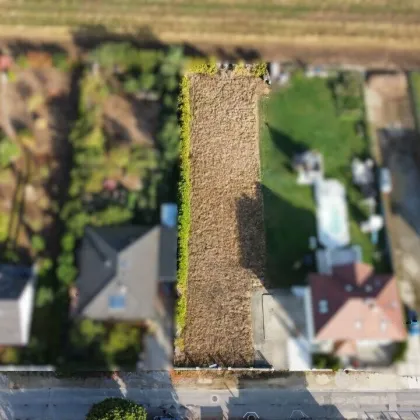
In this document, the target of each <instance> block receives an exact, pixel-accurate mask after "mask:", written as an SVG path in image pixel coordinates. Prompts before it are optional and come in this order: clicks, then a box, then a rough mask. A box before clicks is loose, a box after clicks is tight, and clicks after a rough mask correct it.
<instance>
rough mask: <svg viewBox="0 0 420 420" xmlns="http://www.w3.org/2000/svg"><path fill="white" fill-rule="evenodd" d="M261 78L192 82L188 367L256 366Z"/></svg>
mask: <svg viewBox="0 0 420 420" xmlns="http://www.w3.org/2000/svg"><path fill="white" fill-rule="evenodd" d="M266 89H267V87H266V85H265V84H264V83H263V82H262V81H261V80H259V79H255V78H250V77H235V76H233V75H230V74H222V75H221V76H216V77H208V76H199V75H195V76H192V78H191V109H192V113H193V122H192V131H191V177H192V195H191V215H192V216H191V217H192V222H191V233H190V243H189V255H190V257H189V274H188V292H187V293H188V294H187V322H186V329H185V355H186V359H187V360H186V363H187V364H191V365H195V366H198V365H201V366H203V365H208V364H212V363H218V364H220V365H225V366H246V365H249V364H252V363H253V357H254V354H253V343H252V325H251V306H250V305H251V304H250V298H251V291H252V290H253V288H255V287H259V286H260V285H261V279H263V274H264V266H265V236H264V225H263V206H262V197H261V191H260V185H259V180H260V158H259V127H258V99H259V96H260V95H261V94H263V93H265V92H266Z"/></svg>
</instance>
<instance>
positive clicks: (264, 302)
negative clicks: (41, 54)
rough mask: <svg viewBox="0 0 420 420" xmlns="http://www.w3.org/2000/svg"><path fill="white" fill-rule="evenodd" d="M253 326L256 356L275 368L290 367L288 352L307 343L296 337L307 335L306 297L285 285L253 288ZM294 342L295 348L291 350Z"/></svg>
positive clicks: (296, 350)
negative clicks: (266, 288) (276, 287)
mask: <svg viewBox="0 0 420 420" xmlns="http://www.w3.org/2000/svg"><path fill="white" fill-rule="evenodd" d="M252 326H253V336H254V349H255V352H256V355H257V360H258V359H260V360H261V361H265V362H266V363H267V364H268V365H270V366H272V367H274V368H275V369H289V368H290V366H291V363H292V360H289V359H290V357H289V352H298V350H299V347H304V344H305V343H304V342H303V343H300V342H299V343H298V344H297V345H296V343H297V341H296V340H295V339H296V338H298V337H299V336H300V335H303V336H306V322H305V310H304V303H303V298H300V297H297V296H295V295H294V294H293V293H292V292H291V291H289V290H283V289H273V290H268V291H267V290H265V289H260V290H258V291H256V292H254V295H253V296H252ZM300 341H301V340H300ZM303 341H305V340H303ZM291 345H294V348H293V349H290V351H289V348H290V346H291ZM303 350H305V348H303Z"/></svg>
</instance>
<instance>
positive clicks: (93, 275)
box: [76, 226, 177, 320]
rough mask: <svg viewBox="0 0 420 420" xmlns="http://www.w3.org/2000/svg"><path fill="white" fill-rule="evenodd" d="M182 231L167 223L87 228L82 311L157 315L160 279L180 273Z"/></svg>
mask: <svg viewBox="0 0 420 420" xmlns="http://www.w3.org/2000/svg"><path fill="white" fill-rule="evenodd" d="M176 234H177V233H176V228H173V229H171V228H167V227H163V226H155V227H145V226H118V227H100V228H93V227H88V228H86V230H85V235H84V238H83V241H82V245H81V247H80V250H79V261H78V264H79V277H78V279H77V281H76V286H77V289H78V302H77V307H76V314H77V315H82V316H86V317H88V318H92V319H98V320H107V319H121V320H140V319H149V318H151V317H153V315H154V313H155V311H154V308H155V306H154V305H155V298H156V295H157V289H158V282H159V281H174V280H175V277H176V245H177V244H176V240H177V239H176Z"/></svg>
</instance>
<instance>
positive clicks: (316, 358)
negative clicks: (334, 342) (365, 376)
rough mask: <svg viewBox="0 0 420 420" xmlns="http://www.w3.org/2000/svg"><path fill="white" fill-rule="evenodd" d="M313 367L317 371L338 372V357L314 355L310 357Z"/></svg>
mask: <svg viewBox="0 0 420 420" xmlns="http://www.w3.org/2000/svg"><path fill="white" fill-rule="evenodd" d="M312 360H313V365H314V366H315V367H316V368H317V369H332V370H338V369H340V368H341V364H340V360H339V359H338V357H336V356H334V355H331V354H323V353H315V354H313V356H312Z"/></svg>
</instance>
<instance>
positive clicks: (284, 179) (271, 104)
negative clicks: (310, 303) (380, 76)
mask: <svg viewBox="0 0 420 420" xmlns="http://www.w3.org/2000/svg"><path fill="white" fill-rule="evenodd" d="M360 106H361V113H362V112H363V109H362V107H363V102H362V101H361V103H360ZM261 113H262V118H261V160H262V163H261V165H262V182H263V192H264V219H265V229H266V234H267V276H268V279H269V281H270V283H271V284H272V285H273V286H277V287H289V286H291V285H293V284H302V283H303V282H304V281H305V277H306V274H307V272H308V270H309V269H310V268H311V267H308V268H305V267H304V265H303V264H302V259H303V256H304V255H305V254H308V253H309V237H310V236H316V221H315V202H314V198H313V194H312V189H311V188H310V187H306V186H299V185H297V182H296V179H297V175H296V173H295V172H294V171H293V170H292V168H291V160H292V158H293V156H294V154H295V153H296V152H297V151H299V149H300V148H309V149H316V150H319V151H320V152H321V153H322V154H323V156H324V163H325V171H326V177H328V178H337V179H339V180H340V181H341V182H343V183H344V185H345V187H346V192H347V203H348V211H349V218H350V234H351V240H352V243H354V244H359V245H361V247H362V250H363V257H364V260H365V261H366V262H368V263H373V262H374V258H373V255H374V251H375V247H374V246H373V245H372V244H371V242H370V237H369V236H368V235H366V234H363V233H362V232H361V231H360V228H359V223H360V221H361V220H364V219H365V217H366V215H367V210H366V208H364V206H363V205H362V204H361V199H362V196H361V194H360V193H359V191H358V190H357V189H356V187H354V185H353V184H352V181H351V158H352V156H353V155H366V154H367V153H368V150H369V148H368V140H367V139H366V138H365V137H363V136H359V135H358V134H357V133H356V130H355V121H354V119H353V118H349V117H346V116H339V115H338V114H337V110H336V106H335V102H334V99H333V95H332V92H331V90H330V89H329V87H328V81H327V80H325V79H307V78H304V77H303V76H297V77H295V78H294V79H293V81H292V84H291V86H289V87H288V88H286V89H284V90H280V91H278V92H274V93H272V94H271V95H270V97H269V98H268V99H264V100H263V102H262V104H261ZM378 268H380V267H378Z"/></svg>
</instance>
